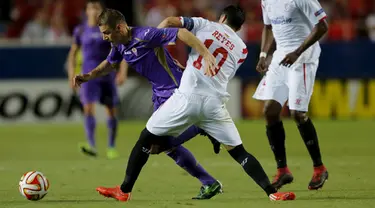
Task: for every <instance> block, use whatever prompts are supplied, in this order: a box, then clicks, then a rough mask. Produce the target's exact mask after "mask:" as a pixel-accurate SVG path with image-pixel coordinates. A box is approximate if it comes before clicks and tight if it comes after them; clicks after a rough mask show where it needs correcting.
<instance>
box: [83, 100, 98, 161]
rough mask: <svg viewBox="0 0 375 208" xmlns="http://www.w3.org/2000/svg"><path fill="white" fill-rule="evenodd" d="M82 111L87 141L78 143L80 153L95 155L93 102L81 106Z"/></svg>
mask: <svg viewBox="0 0 375 208" xmlns="http://www.w3.org/2000/svg"><path fill="white" fill-rule="evenodd" d="M83 111H84V126H85V132H86V138H87V143H84V144H80V145H79V148H80V150H81V152H82V153H84V154H85V155H88V156H94V157H95V156H97V152H96V143H95V129H96V119H95V104H94V103H87V104H85V105H84V106H83Z"/></svg>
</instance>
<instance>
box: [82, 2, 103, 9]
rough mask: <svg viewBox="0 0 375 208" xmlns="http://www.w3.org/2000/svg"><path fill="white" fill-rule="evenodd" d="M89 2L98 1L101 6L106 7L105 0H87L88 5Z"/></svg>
mask: <svg viewBox="0 0 375 208" xmlns="http://www.w3.org/2000/svg"><path fill="white" fill-rule="evenodd" d="M88 3H92V4H95V3H98V4H100V6H101V7H102V8H103V9H105V4H104V1H102V0H87V1H86V5H87V4H88Z"/></svg>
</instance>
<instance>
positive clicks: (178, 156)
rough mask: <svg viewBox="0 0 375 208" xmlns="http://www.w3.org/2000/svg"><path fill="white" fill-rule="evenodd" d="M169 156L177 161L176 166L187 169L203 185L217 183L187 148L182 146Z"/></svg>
mask: <svg viewBox="0 0 375 208" xmlns="http://www.w3.org/2000/svg"><path fill="white" fill-rule="evenodd" d="M167 155H168V156H169V157H171V158H172V159H173V160H174V161H176V164H177V165H179V166H180V167H181V168H183V169H185V170H186V171H187V172H188V173H189V174H190V175H192V176H194V177H196V178H198V179H199V180H200V182H201V183H202V184H203V185H210V184H213V183H214V182H215V181H216V179H215V178H213V177H212V176H211V175H210V174H208V173H207V171H206V170H205V169H204V168H203V167H202V166H201V165H200V164H199V163H198V161H197V160H196V159H195V158H194V156H193V154H192V153H191V152H190V151H189V150H188V149H186V148H185V147H183V146H181V145H180V146H178V147H177V148H176V150H174V151H173V152H170V153H168V154H167Z"/></svg>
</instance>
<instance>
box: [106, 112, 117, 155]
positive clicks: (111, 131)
mask: <svg viewBox="0 0 375 208" xmlns="http://www.w3.org/2000/svg"><path fill="white" fill-rule="evenodd" d="M107 127H108V147H110V148H113V147H115V140H116V135H117V118H109V119H108V120H107Z"/></svg>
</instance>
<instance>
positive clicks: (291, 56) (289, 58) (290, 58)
mask: <svg viewBox="0 0 375 208" xmlns="http://www.w3.org/2000/svg"><path fill="white" fill-rule="evenodd" d="M300 55H301V54H299V53H297V52H295V51H293V52H291V53H288V54H287V55H286V56H285V58H284V59H283V60H282V61H281V62H280V65H283V66H286V67H290V66H292V65H293V64H294V62H296V61H297V59H298V58H299V56H300Z"/></svg>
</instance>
